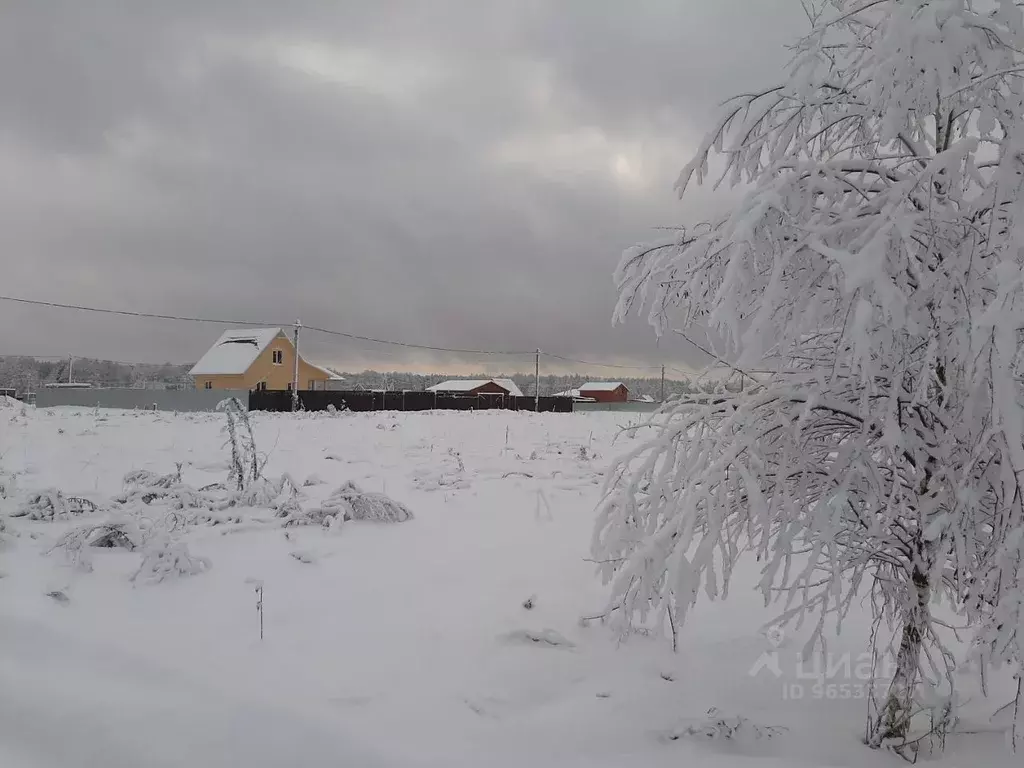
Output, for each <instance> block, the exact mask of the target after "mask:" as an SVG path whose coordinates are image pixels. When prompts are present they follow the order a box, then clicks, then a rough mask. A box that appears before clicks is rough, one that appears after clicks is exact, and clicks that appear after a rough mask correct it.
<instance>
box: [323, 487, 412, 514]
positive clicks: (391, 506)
mask: <svg viewBox="0 0 1024 768" xmlns="http://www.w3.org/2000/svg"><path fill="white" fill-rule="evenodd" d="M328 504H332V505H334V506H336V507H338V508H339V509H340V510H342V512H343V513H344V519H345V520H367V521H370V522H375V523H404V522H406V521H408V520H412V517H413V515H412V512H410V511H409V508H408V507H406V506H405V505H404V504H402V503H401V502H399V501H395V500H394V499H392V498H391V497H390V496H388V495H387V494H384V493H374V492H373V491H364V490H363V489H362V488H360V487H359V486H358V485H356V484H355V483H353V482H348V483H345V484H344V485H343V486H341V487H340V488H338V490H336V491H335V492H334V493H332V494H331V496H330V498H329V499H328V500H327V501H325V502H324V506H327V505H328Z"/></svg>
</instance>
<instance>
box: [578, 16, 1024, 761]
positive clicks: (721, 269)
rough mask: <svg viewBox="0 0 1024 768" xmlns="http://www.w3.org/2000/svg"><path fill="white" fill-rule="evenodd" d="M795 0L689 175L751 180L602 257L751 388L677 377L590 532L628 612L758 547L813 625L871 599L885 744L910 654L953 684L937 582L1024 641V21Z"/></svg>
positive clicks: (1001, 655) (818, 635)
mask: <svg viewBox="0 0 1024 768" xmlns="http://www.w3.org/2000/svg"><path fill="white" fill-rule="evenodd" d="M810 15H811V16H812V19H811V20H812V31H811V33H810V34H809V35H807V36H806V37H805V38H803V39H802V40H800V41H799V42H798V44H796V45H795V47H794V57H793V60H792V65H791V69H790V71H789V76H788V79H787V80H786V81H785V82H783V83H781V84H780V85H778V86H777V87H774V88H770V89H765V90H761V91H758V92H755V93H751V94H746V95H744V96H741V97H738V98H737V99H735V100H734V101H732V102H731V103H730V106H729V108H728V110H727V111H726V113H725V115H724V117H723V119H722V120H721V122H720V123H718V124H717V125H716V126H715V128H714V129H713V130H712V131H711V132H710V134H709V135H708V138H707V139H706V141H705V142H704V144H703V145H702V146H701V147H700V149H699V151H698V152H697V154H696V156H695V158H694V159H693V161H692V162H691V163H690V164H689V165H688V166H687V167H686V168H685V169H684V170H683V172H682V174H681V176H680V178H679V182H678V189H679V191H680V194H683V193H685V192H686V191H687V190H688V189H689V188H690V186H691V184H692V183H693V182H697V183H703V182H704V181H705V180H706V178H707V175H708V173H709V171H710V168H711V165H712V162H711V161H712V159H713V158H714V157H715V156H717V157H718V158H719V159H720V161H721V162H722V163H723V165H724V173H723V175H722V177H721V179H720V180H719V183H721V182H725V183H728V184H731V185H743V186H744V190H743V191H744V194H743V197H742V199H741V200H740V202H738V203H737V204H736V205H735V207H734V208H733V209H732V210H731V212H730V213H728V214H727V215H726V216H724V217H723V218H721V219H720V220H718V221H715V222H711V223H709V224H705V225H701V226H697V227H692V228H685V229H681V230H680V231H679V232H678V233H677V234H676V236H674V237H672V238H670V239H666V240H664V241H661V242H655V243H651V244H649V245H645V246H642V247H638V248H635V249H632V250H630V251H628V252H627V253H626V254H624V257H623V260H622V262H621V265H620V267H619V269H618V270H617V272H616V282H617V284H618V286H619V289H620V291H621V294H620V301H619V305H618V307H617V310H616V318H617V319H618V320H622V319H624V318H625V317H626V316H627V315H628V314H629V313H630V312H631V311H636V310H642V308H644V307H648V308H649V312H650V314H649V319H650V322H651V323H652V324H653V325H654V326H655V328H656V330H657V332H658V333H659V334H662V333H666V332H678V333H682V334H684V335H686V336H687V337H688V338H692V339H695V338H696V335H695V334H699V333H700V330H701V329H709V330H711V331H712V333H711V334H709V336H710V337H712V338H714V339H716V343H715V344H714V345H712V344H710V342H709V345H707V346H706V347H705V348H706V350H707V351H708V352H709V353H711V354H712V356H713V357H714V358H715V359H716V360H718V362H719V363H720V364H724V365H728V366H729V367H731V368H732V369H733V372H734V375H735V376H736V377H737V378H743V379H744V391H742V392H741V393H725V392H723V393H721V394H720V395H712V396H691V397H685V398H682V399H676V400H675V401H673V403H672V404H671V405H670V406H669V407H668V408H667V409H666V410H665V414H664V416H663V417H661V418H660V419H659V420H658V421H657V422H656V425H655V427H656V435H655V436H654V437H652V438H651V439H650V440H649V441H648V442H647V443H646V444H645V445H643V446H641V447H640V448H638V449H637V450H635V451H633V452H631V453H629V454H628V455H626V456H625V457H623V458H622V459H621V460H620V461H618V462H617V463H616V464H615V466H614V467H613V469H612V472H611V473H610V475H609V477H610V480H609V487H608V496H607V498H606V503H605V504H604V506H603V510H602V513H601V516H600V520H599V522H598V525H597V529H596V532H595V546H594V548H595V552H596V555H595V557H596V558H597V559H599V560H601V561H602V562H603V566H602V567H603V570H604V573H605V575H606V577H607V578H608V579H610V580H612V582H613V592H614V596H613V606H616V607H618V608H620V610H618V611H617V612H616V615H618V616H622V617H625V618H627V619H629V620H632V619H634V618H636V617H638V616H639V617H645V616H647V615H648V614H656V615H659V616H661V617H664V618H667V619H668V620H669V621H670V622H672V623H673V625H675V622H676V620H679V621H681V620H684V619H685V618H686V616H687V613H688V612H689V610H690V608H691V607H692V606H693V604H694V603H695V601H696V600H697V598H698V596H699V595H700V594H705V595H707V596H708V597H711V598H715V597H724V596H725V595H726V594H727V592H728V588H729V579H730V575H731V573H732V571H733V567H734V565H735V563H736V561H737V559H738V558H739V557H740V556H741V555H742V554H744V553H748V552H749V553H751V554H752V555H753V556H756V557H757V558H758V559H759V560H760V561H761V562H763V564H764V570H763V578H762V580H761V584H760V588H761V590H762V592H763V594H764V598H765V600H766V602H771V601H779V602H780V604H781V608H782V613H781V615H780V621H782V622H787V621H791V620H799V621H803V620H805V619H810V620H812V621H813V632H812V636H811V645H814V644H816V643H819V642H823V640H824V635H823V633H824V631H825V629H826V622H829V621H830V620H833V621H834V623H835V626H836V627H840V626H841V622H842V619H843V617H844V616H845V615H846V613H847V611H848V610H849V608H850V606H851V605H852V604H853V602H854V601H855V600H857V599H858V598H859V597H860V596H862V595H870V598H871V600H872V604H873V605H874V606H875V609H876V611H877V614H878V616H879V617H880V619H884V620H887V621H889V622H890V623H893V624H895V625H896V626H897V628H898V629H899V631H898V632H897V633H896V638H897V639H896V641H895V642H896V649H895V650H896V651H897V672H896V674H895V678H894V680H893V681H892V684H891V687H890V688H889V690H888V692H887V693H886V695H885V699H884V701H883V702H881V703H880V704H879V705H878V711H877V712H876V713H875V714H874V715H873V717H872V723H871V725H870V735H869V741H870V742H871V744H872V745H873V746H878V745H880V744H882V743H883V741H885V740H886V739H892V738H895V739H904V740H905V739H907V738H908V735H909V733H910V729H911V716H912V713H913V712H914V711H915V706H916V704H915V701H914V696H915V694H916V690H917V688H918V684H919V682H920V680H921V679H922V677H923V676H925V677H929V678H930V679H932V680H933V681H942V682H944V683H945V684H946V686H947V688H952V680H953V678H952V669H953V667H954V663H955V660H954V659H953V658H952V655H951V654H950V653H949V651H948V650H946V649H945V647H944V646H943V643H942V641H941V637H940V631H939V629H938V625H937V623H936V622H935V621H934V620H933V618H932V615H931V602H932V600H933V598H935V597H939V596H941V597H943V598H945V599H946V600H948V601H949V602H950V603H951V604H952V605H953V606H955V607H956V608H957V609H958V610H960V611H962V612H963V613H964V615H965V616H966V617H967V619H968V621H969V623H970V624H971V625H972V626H973V627H974V628H975V629H976V632H977V634H976V640H977V642H976V648H977V653H978V656H979V659H980V661H981V662H982V665H983V666H990V665H999V664H1009V665H1011V666H1012V667H1014V668H1017V669H1019V668H1020V665H1021V663H1022V658H1024V657H1022V648H1021V640H1020V637H1021V631H1022V630H1024V616H1022V611H1021V590H1022V572H1021V556H1022V547H1024V493H1022V489H1021V486H1020V478H1021V477H1022V474H1021V473H1022V472H1024V411H1022V408H1021V405H1020V383H1019V379H1020V374H1021V371H1020V367H1021V353H1022V345H1021V341H1022V334H1021V329H1022V328H1024V269H1022V268H1024V252H1022V249H1021V246H1022V245H1024V240H1022V234H1021V226H1022V224H1024V221H1021V218H1022V217H1021V202H1020V201H1021V197H1022V191H1024V190H1022V185H1024V78H1022V76H1024V58H1022V55H1021V53H1020V52H1021V51H1024V21H1022V15H1021V9H1020V8H1018V7H1017V6H1016V5H1015V3H1014V2H1012V1H1011V0H993V1H992V2H991V3H988V4H986V6H985V7H984V8H982V7H981V5H980V4H975V3H973V2H969V0H876V1H873V2H866V1H865V0H833V2H830V3H827V4H825V5H824V6H823V7H821V8H820V9H819V11H811V12H810ZM748 367H756V368H757V369H758V370H761V371H765V370H766V371H769V372H770V373H768V374H765V375H758V376H754V375H753V373H752V372H751V371H750V370H748Z"/></svg>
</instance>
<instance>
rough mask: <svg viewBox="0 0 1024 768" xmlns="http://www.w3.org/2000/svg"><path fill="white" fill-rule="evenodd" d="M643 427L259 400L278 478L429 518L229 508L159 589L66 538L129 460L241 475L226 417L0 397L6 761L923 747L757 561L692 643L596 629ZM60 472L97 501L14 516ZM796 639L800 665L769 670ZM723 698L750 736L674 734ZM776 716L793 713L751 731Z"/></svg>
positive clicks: (104, 553)
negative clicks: (607, 478)
mask: <svg viewBox="0 0 1024 768" xmlns="http://www.w3.org/2000/svg"><path fill="white" fill-rule="evenodd" d="M635 418H636V417H635V416H630V415H627V414H610V413H589V414H565V415H562V414H539V415H538V414H528V413H511V412H505V411H488V412H481V413H459V412H444V413H422V414H387V413H380V414H359V415H338V416H327V415H321V416H320V417H319V418H314V417H302V416H300V417H298V418H294V417H292V416H290V415H274V414H255V415H254V416H253V422H254V427H255V435H256V441H257V447H258V448H259V450H260V451H263V452H266V453H267V454H268V456H269V460H268V463H267V466H266V469H265V474H266V475H267V476H271V477H278V476H280V475H282V473H289V474H290V475H291V476H292V477H294V478H295V480H296V482H297V484H298V485H300V486H302V487H301V491H302V496H301V497H300V498H299V500H298V501H299V503H300V504H301V505H302V506H303V507H304V508H307V509H308V508H315V507H318V506H319V504H320V502H321V501H322V500H323V499H325V498H327V497H328V496H329V495H330V494H331V492H332V491H333V490H334V489H336V488H337V487H338V486H340V485H342V484H343V483H345V482H347V481H355V482H356V483H358V484H359V485H360V486H361V487H362V488H363V489H364V490H366V491H375V492H384V493H386V494H388V495H389V496H391V497H393V498H395V499H396V500H398V501H400V502H402V503H403V504H405V505H406V506H407V507H408V508H409V509H411V510H412V512H413V513H414V515H415V518H414V519H413V520H411V521H408V522H404V523H400V524H391V525H387V524H379V523H370V522H346V523H344V524H342V525H341V526H340V527H338V528H335V529H330V530H328V529H325V528H322V527H319V526H307V527H288V528H285V527H282V520H281V519H280V518H275V517H274V516H273V513H272V512H271V511H270V510H268V509H265V508H264V509H243V510H231V511H230V515H229V514H227V513H224V514H223V515H221V517H222V518H223V520H222V522H221V524H217V525H214V524H212V523H211V522H206V523H203V524H191V525H185V526H181V525H177V526H175V527H174V530H173V532H172V534H171V535H172V537H173V538H174V540H175V541H179V542H183V543H184V544H186V545H187V547H188V551H189V553H190V554H191V556H192V557H193V558H196V559H197V561H198V559H199V558H208V560H209V564H210V567H209V569H208V570H205V571H204V572H201V573H197V574H196V575H192V576H182V577H179V578H172V579H166V580H164V581H161V582H159V583H147V582H145V581H143V580H142V579H137V580H136V581H134V582H133V581H132V580H131V576H132V575H133V574H134V573H135V571H136V570H137V569H138V567H139V564H140V561H141V559H142V557H143V554H142V553H140V552H139V551H127V550H125V549H117V548H114V549H90V550H89V551H88V552H86V553H85V556H83V557H81V558H79V560H78V562H77V563H75V562H74V561H73V558H71V557H70V556H69V555H68V552H67V551H66V550H65V549H63V548H58V549H56V550H53V549H52V548H53V547H54V544H55V543H56V542H57V541H58V540H59V538H60V537H61V536H62V535H63V534H64V533H66V532H67V531H69V530H71V529H75V528H78V527H80V526H82V525H83V524H84V523H87V522H89V523H93V522H98V521H101V520H104V519H106V518H107V517H109V515H110V514H111V513H110V512H108V511H105V510H104V509H103V507H107V506H109V503H110V499H111V498H112V497H114V496H116V495H117V494H119V493H121V492H122V491H123V489H124V486H123V478H124V476H125V474H126V473H128V472H129V471H131V470H139V469H145V470H150V471H152V472H156V473H160V474H166V473H173V472H174V471H175V465H176V463H179V462H180V463H181V464H182V481H183V482H184V483H187V484H188V485H191V486H193V487H196V488H199V487H202V486H206V485H209V484H212V483H217V482H224V481H225V480H226V478H227V473H228V451H227V449H226V448H225V447H224V440H225V437H224V435H223V434H222V429H223V426H224V417H223V416H222V415H210V414H203V415H199V414H194V415H190V414H180V415H173V414H166V413H132V412H118V411H92V410H77V409H54V410H52V411H36V410H35V409H31V408H29V409H22V408H21V407H20V406H18V407H8V408H5V409H2V410H0V483H3V484H4V487H5V491H4V493H0V497H4V498H0V513H2V515H0V523H2V524H4V526H5V527H6V531H4V532H0V537H2V541H0V765H2V766H5V768H8V767H9V768H21V766H25V767H26V768H28V767H30V766H47V768H49V767H50V766H72V765H74V766H104V768H115V767H116V766H125V767H126V768H127V767H129V766H130V767H132V768H135V767H137V766H183V765H188V766H228V765H231V766H246V768H256V767H257V766H268V767H269V766H274V767H277V766H285V765H287V766H368V767H369V766H377V765H381V766H428V765H429V766H577V765H578V766H604V765H608V766H612V765H615V766H622V765H643V766H680V765H701V766H705V765H706V766H714V767H717V768H721V767H723V766H745V765H750V766H752V767H753V768H768V766H780V767H781V766H794V765H805V766H846V765H849V766H869V765H901V764H903V762H902V760H900V758H898V757H896V756H895V755H892V754H888V753H878V752H872V751H871V750H868V749H867V748H866V747H863V746H862V745H861V744H860V743H859V742H858V739H859V738H860V736H861V733H860V729H861V728H862V724H863V720H864V707H865V703H864V700H863V698H861V697H860V695H859V692H858V686H859V685H860V684H862V683H863V681H861V680H858V679H835V680H830V681H827V682H828V686H832V687H824V688H820V689H815V688H814V682H813V681H808V680H800V679H798V678H797V674H798V673H799V668H798V665H797V662H796V658H797V653H798V651H799V648H800V645H801V643H800V641H799V638H787V639H784V640H783V642H782V643H781V646H780V647H779V648H778V649H777V650H775V649H774V646H773V643H772V642H770V640H776V641H777V640H778V638H766V637H765V636H764V635H763V634H762V632H761V625H762V623H763V622H764V621H765V620H766V619H767V618H768V617H769V616H770V615H771V614H770V613H768V612H767V611H766V609H764V607H763V606H762V605H761V604H760V601H759V598H758V597H757V596H756V595H755V593H754V592H753V590H751V589H749V587H750V585H751V583H752V581H753V578H754V575H755V574H753V573H751V574H749V576H748V578H747V579H746V580H744V579H742V578H741V579H740V580H739V582H738V583H737V584H735V585H734V589H733V591H732V593H731V594H730V597H729V600H728V602H727V603H714V604H704V605H701V606H699V607H698V609H697V610H696V611H695V613H694V614H693V616H692V618H691V620H690V623H689V624H688V625H687V626H686V628H685V629H684V631H683V634H682V639H681V647H680V652H679V653H678V654H673V653H672V652H671V648H670V647H669V644H668V642H667V641H666V640H665V639H664V638H663V637H654V636H643V635H633V636H630V637H629V638H627V639H626V640H625V641H624V642H620V641H621V640H622V638H620V637H619V636H618V635H616V634H614V633H613V632H612V631H611V630H610V629H609V628H608V627H606V626H603V625H602V624H601V623H599V622H592V623H590V624H589V625H582V624H581V622H580V618H581V616H584V615H587V614H593V613H597V612H600V611H601V609H602V608H603V606H604V599H605V591H604V588H603V586H602V585H601V584H600V582H599V581H598V580H597V579H596V577H595V566H594V564H592V563H590V562H587V560H586V558H587V557H588V556H589V555H588V552H589V545H590V536H591V531H592V525H593V519H594V506H595V503H596V502H597V500H598V497H599V492H600V483H601V482H602V479H603V475H602V471H603V468H604V467H605V465H606V463H607V460H608V459H609V458H610V457H611V456H612V455H613V453H614V452H616V451H621V450H625V449H626V448H627V447H629V446H632V445H635V444H634V443H631V442H630V441H629V440H628V439H625V438H623V439H621V440H620V442H618V443H616V444H615V445H613V444H612V439H613V437H614V436H615V435H616V433H617V432H618V430H619V428H620V427H621V426H623V425H625V424H627V423H628V422H629V421H630V420H631V419H634V420H635ZM311 477H312V478H313V483H314V484H311V485H308V486H307V485H304V483H305V481H306V480H307V478H311ZM317 478H318V479H319V480H320V481H322V482H319V483H317V482H316V479H317ZM48 488H57V489H60V491H61V492H62V493H63V494H64V495H65V497H73V496H78V497H83V498H87V499H90V500H92V501H94V502H97V503H98V504H99V505H100V507H101V509H100V510H98V511H93V512H86V513H84V514H83V515H74V516H73V517H72V519H70V520H54V521H46V520H37V521H33V520H29V519H26V518H25V517H11V515H13V514H15V513H16V512H17V510H18V509H19V508H20V507H21V505H23V504H24V502H25V500H26V499H28V498H29V497H30V496H31V495H32V494H33V492H39V491H41V490H44V489H48ZM157 508H158V505H157V506H154V510H156V509H157ZM153 514H154V516H157V517H159V518H160V519H158V520H154V521H153V525H154V529H155V528H159V527H160V526H164V525H167V519H166V518H167V515H166V513H159V514H158V513H157V512H155V511H154V513H153ZM183 517H187V514H184V513H183ZM214 517H217V515H214ZM236 517H237V518H240V521H241V522H235V521H234V520H235V518H236ZM175 519H177V518H175ZM751 567H756V564H754V563H752V564H751ZM254 580H259V581H261V582H262V584H263V608H264V613H263V619H264V626H263V629H264V638H263V639H262V640H261V639H260V621H259V615H258V613H257V609H256V598H257V595H256V590H255V586H254ZM526 606H530V607H526ZM866 631H867V628H866V626H865V625H864V622H861V626H857V625H856V623H854V624H853V625H851V626H850V627H849V628H848V629H847V630H846V631H844V635H843V638H842V640H841V641H837V642H836V643H835V644H834V645H833V647H832V648H831V649H830V651H831V652H832V653H833V654H843V653H847V652H849V653H852V654H856V653H858V652H859V651H861V650H862V648H863V643H864V639H865V634H866ZM773 652H774V653H777V654H778V655H777V656H775V657H774V658H775V659H777V660H778V662H777V663H778V667H779V668H780V669H781V672H782V675H783V676H782V678H781V679H779V678H776V677H775V676H774V674H773V673H772V672H771V671H770V670H769V669H762V670H761V671H760V673H759V674H756V675H753V674H751V672H752V669H753V668H754V667H755V665H756V664H757V663H758V660H759V658H762V654H765V653H773ZM841 685H846V686H849V687H848V688H846V689H843V688H841V687H840V686H841ZM794 686H796V688H794ZM797 689H799V691H800V692H801V693H800V694H799V695H801V696H802V698H799V699H796V700H794V694H793V693H792V691H794V690H797ZM784 691H787V692H789V693H788V694H787V695H785V696H784ZM998 703H1002V702H998ZM712 707H715V708H717V709H718V710H720V712H721V713H722V716H725V717H733V716H742V717H744V718H748V719H749V722H748V721H744V722H743V728H742V729H741V732H740V733H739V734H738V738H736V739H732V740H721V739H703V738H700V737H686V738H678V739H673V738H670V736H672V735H678V734H679V733H680V732H681V731H682V730H685V729H686V728H688V727H697V728H700V727H701V726H704V725H705V724H707V723H709V722H711V719H709V718H708V716H707V715H706V712H707V710H709V709H710V708H712ZM994 708H995V706H993V707H992V709H994ZM979 711H980V710H979ZM755 724H756V725H759V726H764V727H767V726H778V727H780V728H781V729H785V730H779V731H778V732H776V734H775V735H774V736H773V737H772V738H768V737H767V734H766V733H763V734H762V735H763V737H762V738H754V734H751V735H749V736H748V735H746V731H747V730H748V729H750V728H752V727H753V726H754V725H755ZM965 727H966V728H967V729H968V730H976V731H977V730H980V731H984V730H986V728H985V727H981V725H980V723H978V722H976V723H971V724H968V725H967V726H965ZM981 754H984V755H985V757H984V760H983V762H984V764H985V765H986V766H992V768H995V767H996V766H999V765H1003V764H1005V765H1013V764H1018V763H1017V759H1019V758H1017V759H1014V758H1012V757H1011V756H1010V755H1008V754H1007V753H1006V751H1005V749H1004V747H1003V744H1002V740H1001V737H998V736H994V735H993V734H992V733H981V734H976V735H972V736H963V737H957V738H956V739H955V740H953V741H952V742H951V743H950V745H949V746H948V747H947V751H946V753H945V755H944V756H943V757H942V758H941V760H939V761H937V762H936V763H934V764H937V765H943V766H956V765H964V764H966V760H967V759H968V758H970V759H972V760H973V761H975V762H977V758H978V756H979V755H981Z"/></svg>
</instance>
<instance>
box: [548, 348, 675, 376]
mask: <svg viewBox="0 0 1024 768" xmlns="http://www.w3.org/2000/svg"><path fill="white" fill-rule="evenodd" d="M541 354H542V355H543V356H544V357H551V358H554V359H555V360H564V361H565V362H567V363H578V364H579V365H590V366H593V367H595V368H621V369H624V370H630V371H653V370H659V369H660V368H661V366H660V365H617V364H616V363H594V362H590V361H588V360H577V359H576V358H573V357H564V356H562V355H555V354H552V353H551V352H541Z"/></svg>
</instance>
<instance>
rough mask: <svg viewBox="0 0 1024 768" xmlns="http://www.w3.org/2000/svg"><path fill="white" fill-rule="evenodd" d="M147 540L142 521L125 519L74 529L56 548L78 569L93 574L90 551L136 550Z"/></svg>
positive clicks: (132, 518) (65, 535)
mask: <svg viewBox="0 0 1024 768" xmlns="http://www.w3.org/2000/svg"><path fill="white" fill-rule="evenodd" d="M144 539H145V536H144V531H143V528H142V526H140V524H139V521H138V520H137V519H136V518H134V517H125V518H124V519H119V520H111V521H108V522H105V523H98V524H88V525H82V526H79V527H77V528H74V529H72V530H70V531H68V532H67V533H65V534H64V535H63V536H61V537H60V539H58V541H57V543H56V544H55V545H54V547H53V549H54V550H61V551H62V552H63V553H64V554H65V556H66V557H67V558H68V560H69V561H70V562H71V563H72V564H73V565H75V566H76V567H78V568H81V569H83V570H86V571H91V570H92V557H91V554H90V548H100V549H125V550H128V551H133V550H135V549H137V548H138V547H140V546H141V545H142V543H143V541H144ZM51 551H52V550H51Z"/></svg>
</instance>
